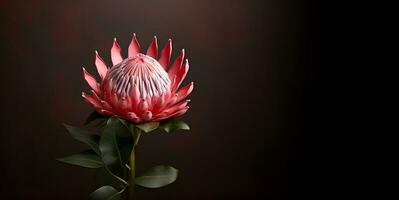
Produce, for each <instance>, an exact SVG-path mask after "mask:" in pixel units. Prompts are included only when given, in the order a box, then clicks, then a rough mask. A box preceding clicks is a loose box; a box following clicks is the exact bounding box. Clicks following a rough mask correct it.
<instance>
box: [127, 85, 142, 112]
mask: <svg viewBox="0 0 399 200" xmlns="http://www.w3.org/2000/svg"><path fill="white" fill-rule="evenodd" d="M129 98H130V101H131V104H132V105H131V106H132V109H136V107H137V105H138V104H139V103H140V91H139V88H138V87H137V85H134V86H133V87H132V89H131V90H130V94H129Z"/></svg>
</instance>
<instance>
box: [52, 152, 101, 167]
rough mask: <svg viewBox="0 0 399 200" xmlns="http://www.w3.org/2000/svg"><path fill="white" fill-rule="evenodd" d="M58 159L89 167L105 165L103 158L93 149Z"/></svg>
mask: <svg viewBox="0 0 399 200" xmlns="http://www.w3.org/2000/svg"><path fill="white" fill-rule="evenodd" d="M57 160H58V161H61V162H64V163H67V164H71V165H78V166H81V167H87V168H100V167H102V166H103V162H102V160H101V158H100V157H99V156H98V155H97V154H96V153H95V152H94V151H93V150H88V151H84V152H81V153H78V154H74V155H71V156H67V157H65V158H58V159H57Z"/></svg>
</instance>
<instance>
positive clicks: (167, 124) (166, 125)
mask: <svg viewBox="0 0 399 200" xmlns="http://www.w3.org/2000/svg"><path fill="white" fill-rule="evenodd" d="M160 128H162V129H163V130H165V131H166V132H168V133H170V132H172V131H175V130H179V129H180V130H190V126H189V125H188V124H187V123H186V122H183V121H180V120H177V119H170V120H167V121H164V122H162V123H161V125H160Z"/></svg>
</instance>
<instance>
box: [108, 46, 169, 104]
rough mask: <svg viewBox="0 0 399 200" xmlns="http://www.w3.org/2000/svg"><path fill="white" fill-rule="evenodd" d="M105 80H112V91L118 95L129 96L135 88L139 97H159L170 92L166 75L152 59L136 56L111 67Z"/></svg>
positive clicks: (141, 55)
mask: <svg viewBox="0 0 399 200" xmlns="http://www.w3.org/2000/svg"><path fill="white" fill-rule="evenodd" d="M106 79H111V80H112V89H113V91H114V92H116V93H117V94H118V95H121V96H126V95H129V93H130V92H131V90H133V88H134V87H135V86H137V88H138V90H139V92H140V97H141V98H143V99H145V98H147V97H153V96H161V95H162V94H163V93H164V92H166V91H169V90H170V80H169V76H168V74H167V73H166V72H165V70H164V69H163V68H162V66H161V65H160V64H159V63H158V61H156V60H155V59H154V58H152V57H150V56H147V55H144V54H141V53H139V54H137V55H135V56H133V57H131V58H127V59H125V60H123V61H122V62H121V63H119V64H117V65H115V66H113V67H112V68H111V69H110V71H109V74H108V76H107V78H106Z"/></svg>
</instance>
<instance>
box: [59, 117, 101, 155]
mask: <svg viewBox="0 0 399 200" xmlns="http://www.w3.org/2000/svg"><path fill="white" fill-rule="evenodd" d="M64 126H65V128H66V129H67V130H68V132H69V134H70V135H71V136H72V137H73V138H74V139H76V140H78V141H80V142H83V143H85V144H87V145H89V146H90V147H91V149H93V150H94V151H95V152H96V153H97V154H98V155H101V151H100V149H99V147H98V142H99V140H100V136H98V135H95V134H93V133H91V132H89V131H86V130H83V129H80V128H77V127H74V126H70V125H68V124H64Z"/></svg>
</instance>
